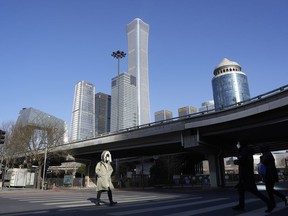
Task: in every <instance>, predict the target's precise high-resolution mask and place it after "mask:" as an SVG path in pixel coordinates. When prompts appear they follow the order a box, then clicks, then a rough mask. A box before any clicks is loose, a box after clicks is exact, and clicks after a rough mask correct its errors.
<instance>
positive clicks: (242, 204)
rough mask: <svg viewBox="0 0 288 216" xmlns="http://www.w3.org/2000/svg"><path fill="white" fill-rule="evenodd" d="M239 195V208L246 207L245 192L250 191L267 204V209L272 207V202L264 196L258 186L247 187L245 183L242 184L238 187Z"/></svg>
mask: <svg viewBox="0 0 288 216" xmlns="http://www.w3.org/2000/svg"><path fill="white" fill-rule="evenodd" d="M237 189H238V194H239V206H240V207H241V208H244V207H245V191H248V192H250V193H252V194H254V195H255V196H257V197H258V198H260V199H261V200H263V201H264V202H265V203H266V204H267V207H268V208H269V206H270V200H269V199H268V197H266V196H264V195H263V194H262V193H261V192H260V191H259V190H258V189H257V186H256V185H250V186H248V187H247V186H245V185H244V184H243V183H240V184H239V185H238V188H237Z"/></svg>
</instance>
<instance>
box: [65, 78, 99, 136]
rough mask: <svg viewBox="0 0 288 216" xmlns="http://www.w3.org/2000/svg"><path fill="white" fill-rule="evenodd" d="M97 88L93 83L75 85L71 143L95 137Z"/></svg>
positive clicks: (82, 82) (83, 82)
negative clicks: (95, 97) (95, 96)
mask: <svg viewBox="0 0 288 216" xmlns="http://www.w3.org/2000/svg"><path fill="white" fill-rule="evenodd" d="M94 95H95V87H94V85H93V84H91V83H87V82H85V81H80V82H78V83H77V84H76V85H75V92H74V101H73V110H72V123H71V138H70V139H71V141H76V140H81V139H87V138H92V137H94V136H95V100H94Z"/></svg>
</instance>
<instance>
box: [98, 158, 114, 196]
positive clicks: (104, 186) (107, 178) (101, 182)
mask: <svg viewBox="0 0 288 216" xmlns="http://www.w3.org/2000/svg"><path fill="white" fill-rule="evenodd" d="M95 173H96V175H97V183H96V191H103V190H104V191H107V190H108V187H110V189H111V190H112V189H114V186H113V184H112V181H111V175H112V173H113V167H112V166H111V164H110V162H108V163H105V162H104V161H100V162H98V163H97V165H96V167H95Z"/></svg>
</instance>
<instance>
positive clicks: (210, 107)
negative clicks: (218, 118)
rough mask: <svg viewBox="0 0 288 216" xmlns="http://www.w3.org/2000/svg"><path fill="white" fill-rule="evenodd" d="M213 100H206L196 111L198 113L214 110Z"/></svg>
mask: <svg viewBox="0 0 288 216" xmlns="http://www.w3.org/2000/svg"><path fill="white" fill-rule="evenodd" d="M214 109H215V106H214V100H208V101H205V102H203V103H202V104H201V107H200V108H199V109H198V111H199V112H208V111H211V110H214Z"/></svg>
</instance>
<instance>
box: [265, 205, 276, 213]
mask: <svg viewBox="0 0 288 216" xmlns="http://www.w3.org/2000/svg"><path fill="white" fill-rule="evenodd" d="M275 207H276V204H271V205H269V206H268V208H267V210H266V211H265V212H266V213H270V212H272V211H273V209H274V208H275Z"/></svg>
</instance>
